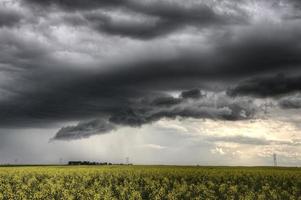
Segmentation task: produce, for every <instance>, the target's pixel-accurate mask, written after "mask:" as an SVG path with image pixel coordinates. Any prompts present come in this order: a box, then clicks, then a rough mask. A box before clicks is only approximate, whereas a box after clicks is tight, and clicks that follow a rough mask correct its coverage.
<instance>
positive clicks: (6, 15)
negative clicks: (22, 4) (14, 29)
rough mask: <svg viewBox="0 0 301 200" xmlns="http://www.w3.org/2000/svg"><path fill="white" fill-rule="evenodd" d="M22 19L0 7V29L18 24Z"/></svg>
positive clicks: (11, 11) (18, 15)
mask: <svg viewBox="0 0 301 200" xmlns="http://www.w3.org/2000/svg"><path fill="white" fill-rule="evenodd" d="M21 19H22V16H21V15H20V14H18V13H17V12H16V11H14V10H9V9H6V8H1V5H0V28H1V27H5V26H6V27H11V26H13V25H15V24H18V23H19V22H20V21H21Z"/></svg>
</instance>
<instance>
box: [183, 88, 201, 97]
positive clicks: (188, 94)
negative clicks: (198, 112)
mask: <svg viewBox="0 0 301 200" xmlns="http://www.w3.org/2000/svg"><path fill="white" fill-rule="evenodd" d="M203 96H204V95H203V94H202V93H201V91H200V90H199V89H192V90H187V91H183V92H182V93H181V97H182V98H184V99H187V98H192V99H198V98H201V97H203Z"/></svg>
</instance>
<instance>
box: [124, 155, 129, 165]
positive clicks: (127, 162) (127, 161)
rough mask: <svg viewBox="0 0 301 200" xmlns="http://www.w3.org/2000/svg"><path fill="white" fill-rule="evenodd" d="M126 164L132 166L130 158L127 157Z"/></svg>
mask: <svg viewBox="0 0 301 200" xmlns="http://www.w3.org/2000/svg"><path fill="white" fill-rule="evenodd" d="M125 163H126V164H127V165H128V164H130V157H126V158H125Z"/></svg>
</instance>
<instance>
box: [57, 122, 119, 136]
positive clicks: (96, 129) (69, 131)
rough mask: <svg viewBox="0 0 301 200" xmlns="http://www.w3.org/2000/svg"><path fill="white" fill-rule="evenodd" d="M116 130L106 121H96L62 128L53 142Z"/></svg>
mask: <svg viewBox="0 0 301 200" xmlns="http://www.w3.org/2000/svg"><path fill="white" fill-rule="evenodd" d="M114 129H115V126H114V125H113V124H112V123H109V122H108V121H106V120H104V119H95V120H91V121H87V122H80V123H78V124H77V125H75V126H67V127H63V128H61V129H60V130H59V131H58V132H57V133H56V135H55V136H54V138H52V140H72V139H82V138H87V137H90V136H91V135H96V134H104V133H107V132H110V131H112V130H114Z"/></svg>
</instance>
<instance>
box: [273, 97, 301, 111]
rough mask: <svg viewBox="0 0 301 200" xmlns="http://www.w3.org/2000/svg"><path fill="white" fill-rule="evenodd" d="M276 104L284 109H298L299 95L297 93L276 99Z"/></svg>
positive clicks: (300, 102)
mask: <svg viewBox="0 0 301 200" xmlns="http://www.w3.org/2000/svg"><path fill="white" fill-rule="evenodd" d="M278 104H279V105H280V107H281V108H284V109H299V108H301V96H300V94H298V95H292V96H287V97H283V98H281V99H280V100H279V101H278Z"/></svg>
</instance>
